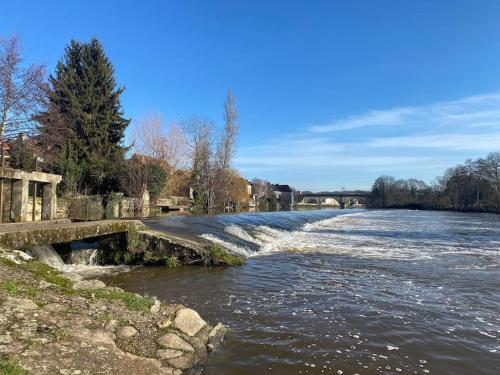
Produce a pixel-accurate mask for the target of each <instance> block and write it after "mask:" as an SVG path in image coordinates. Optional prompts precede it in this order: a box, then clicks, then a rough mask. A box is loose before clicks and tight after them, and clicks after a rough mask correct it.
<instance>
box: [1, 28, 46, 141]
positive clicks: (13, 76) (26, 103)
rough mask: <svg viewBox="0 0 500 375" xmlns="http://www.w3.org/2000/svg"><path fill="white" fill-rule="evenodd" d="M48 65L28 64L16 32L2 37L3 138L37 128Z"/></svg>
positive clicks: (7, 138) (28, 132) (6, 138)
mask: <svg viewBox="0 0 500 375" xmlns="http://www.w3.org/2000/svg"><path fill="white" fill-rule="evenodd" d="M44 71H45V68H44V66H43V65H35V64H32V65H26V64H24V60H23V58H22V57H21V52H20V46H19V40H18V38H17V37H16V36H12V37H10V38H6V39H0V142H2V143H3V142H4V141H5V140H9V139H13V138H15V137H17V135H18V134H20V133H25V134H30V133H31V132H32V131H33V130H34V129H35V122H34V116H35V115H36V114H38V113H39V111H40V108H41V106H42V105H43V103H44V98H45V81H44V76H45V73H44Z"/></svg>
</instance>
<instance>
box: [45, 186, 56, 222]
mask: <svg viewBox="0 0 500 375" xmlns="http://www.w3.org/2000/svg"><path fill="white" fill-rule="evenodd" d="M56 186H57V184H56V183H54V182H52V183H48V184H44V185H43V192H42V220H53V219H55V218H56V215H57V195H56Z"/></svg>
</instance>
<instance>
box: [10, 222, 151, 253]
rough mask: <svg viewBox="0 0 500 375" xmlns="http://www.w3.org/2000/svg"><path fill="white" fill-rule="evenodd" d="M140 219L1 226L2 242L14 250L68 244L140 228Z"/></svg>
mask: <svg viewBox="0 0 500 375" xmlns="http://www.w3.org/2000/svg"><path fill="white" fill-rule="evenodd" d="M142 226H143V224H142V223H141V222H140V221H138V220H98V221H90V222H80V223H71V222H68V221H66V220H54V221H42V222H34V223H33V222H31V223H13V224H3V225H0V244H1V245H3V246H5V247H7V248H12V249H23V248H27V247H33V246H39V245H49V244H54V243H66V242H72V241H79V240H83V239H86V238H92V237H98V236H105V235H109V234H115V233H124V232H128V231H129V230H130V229H131V228H132V229H135V230H137V229H140V228H141V227H142Z"/></svg>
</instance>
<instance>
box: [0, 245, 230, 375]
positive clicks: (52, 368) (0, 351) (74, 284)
mask: <svg viewBox="0 0 500 375" xmlns="http://www.w3.org/2000/svg"><path fill="white" fill-rule="evenodd" d="M224 331H225V328H224V327H223V326H222V325H221V324H218V325H217V326H215V327H212V326H210V325H208V324H207V323H206V322H205V321H204V320H203V319H202V318H201V317H200V316H199V315H198V313H197V312H196V311H194V310H191V309H188V308H185V307H184V306H182V305H175V304H165V303H162V302H160V301H158V300H157V299H155V298H151V297H142V296H139V295H136V294H132V293H128V292H124V291H123V290H121V289H119V288H116V287H106V286H105V285H104V284H103V283H102V282H101V281H98V280H82V279H81V277H80V276H79V275H77V274H59V273H58V272H57V271H55V270H54V269H52V268H50V267H49V266H47V265H45V264H43V263H40V262H38V261H34V260H31V259H27V257H26V256H25V255H24V253H21V252H17V251H12V250H4V249H0V374H1V375H4V374H6V375H7V374H9V375H15V374H37V375H44V374H47V375H48V374H50V375H53V374H63V375H64V374H65V375H73V374H74V375H78V374H92V375H93V374H121V375H122V374H131V375H132V374H201V373H202V371H203V370H202V367H200V365H201V364H202V363H203V361H204V360H205V359H206V356H207V355H208V354H209V352H210V351H212V350H214V348H215V347H216V346H217V344H218V343H219V342H220V341H222V339H223V336H224Z"/></svg>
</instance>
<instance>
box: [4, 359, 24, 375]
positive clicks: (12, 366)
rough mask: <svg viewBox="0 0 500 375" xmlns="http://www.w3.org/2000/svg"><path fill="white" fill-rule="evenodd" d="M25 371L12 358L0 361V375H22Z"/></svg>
mask: <svg viewBox="0 0 500 375" xmlns="http://www.w3.org/2000/svg"><path fill="white" fill-rule="evenodd" d="M24 374H26V371H24V369H23V368H22V367H21V366H19V364H18V363H17V361H16V360H15V359H13V358H9V359H7V360H3V361H0V375H24Z"/></svg>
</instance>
